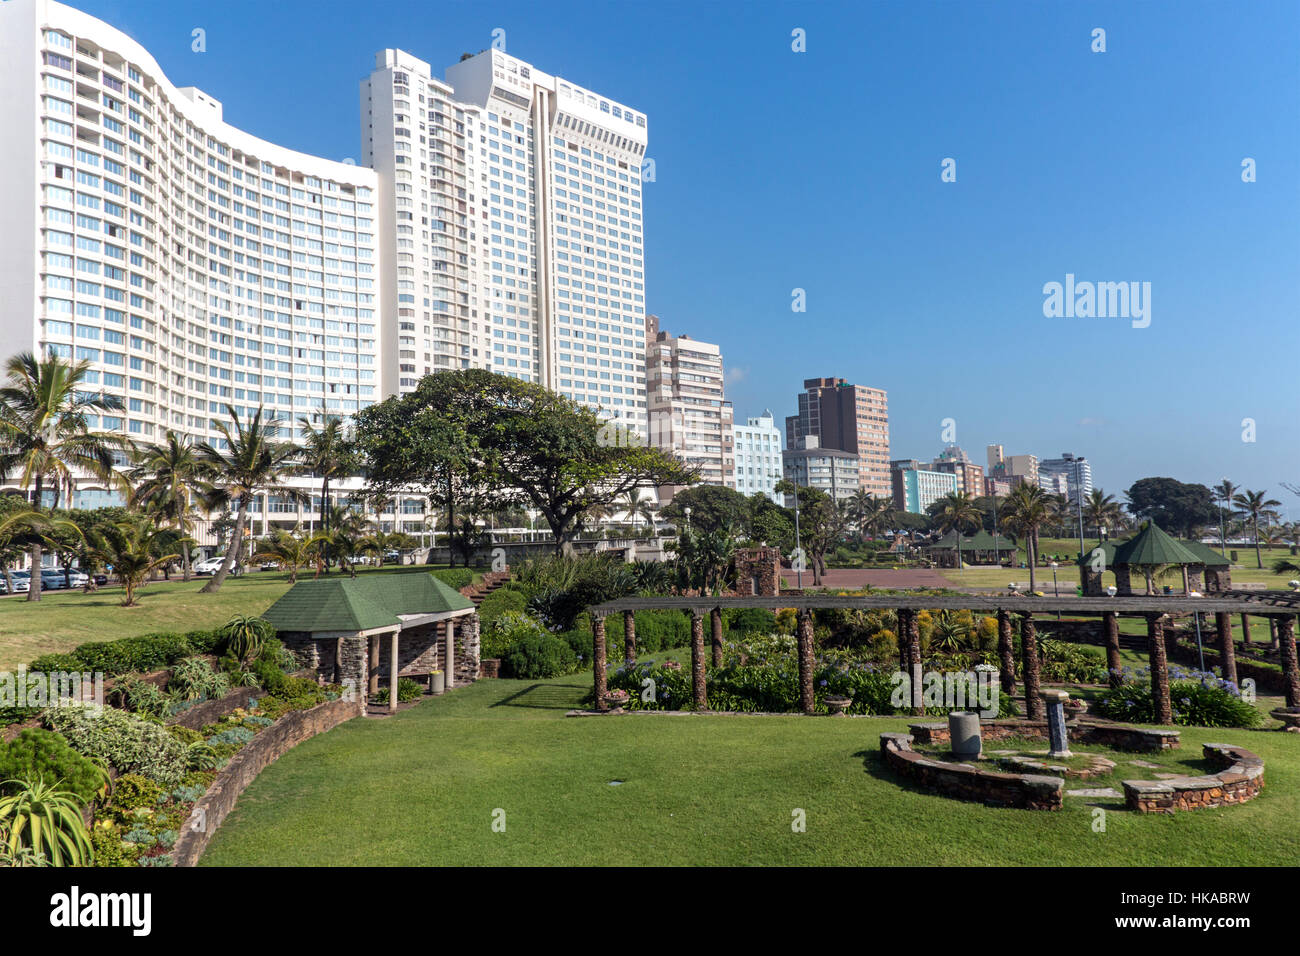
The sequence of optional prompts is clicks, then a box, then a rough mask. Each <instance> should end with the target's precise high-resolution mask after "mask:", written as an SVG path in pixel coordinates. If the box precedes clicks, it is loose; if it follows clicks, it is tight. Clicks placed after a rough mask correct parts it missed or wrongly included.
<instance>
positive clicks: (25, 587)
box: [0, 571, 32, 594]
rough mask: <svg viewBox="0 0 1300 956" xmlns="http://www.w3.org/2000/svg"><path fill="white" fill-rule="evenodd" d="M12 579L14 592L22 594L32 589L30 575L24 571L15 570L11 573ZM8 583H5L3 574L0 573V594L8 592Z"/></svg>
mask: <svg viewBox="0 0 1300 956" xmlns="http://www.w3.org/2000/svg"><path fill="white" fill-rule="evenodd" d="M11 577H12V578H13V579H14V594H23V593H25V592H27V591H30V590H31V589H32V576H31V575H30V574H28V573H27V572H26V571H15V572H13V574H12V575H11ZM8 593H9V585H8V584H6V583H5V579H4V576H3V575H0V594H8Z"/></svg>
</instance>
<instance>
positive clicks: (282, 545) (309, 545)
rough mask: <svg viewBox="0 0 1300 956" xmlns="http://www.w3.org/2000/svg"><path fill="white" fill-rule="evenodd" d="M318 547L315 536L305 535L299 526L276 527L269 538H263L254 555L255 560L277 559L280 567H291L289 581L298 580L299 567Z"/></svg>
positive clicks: (307, 561) (293, 582)
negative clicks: (286, 529)
mask: <svg viewBox="0 0 1300 956" xmlns="http://www.w3.org/2000/svg"><path fill="white" fill-rule="evenodd" d="M315 549H316V541H315V539H314V538H309V537H303V535H302V534H301V532H300V529H299V528H294V529H293V531H285V530H284V529H283V528H276V529H274V530H273V531H272V532H271V537H270V539H269V540H263V541H262V544H261V548H260V550H259V551H258V552H257V553H256V554H255V555H253V559H254V560H255V561H268V560H269V561H275V562H277V563H279V565H280V567H282V568H285V567H287V568H288V569H289V583H290V584H296V583H297V581H298V569H299V568H301V567H302V566H303V565H305V564H308V563H309V562H310V561H311V559H312V554H313V553H314V551H315Z"/></svg>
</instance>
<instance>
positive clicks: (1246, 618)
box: [1241, 614, 1250, 651]
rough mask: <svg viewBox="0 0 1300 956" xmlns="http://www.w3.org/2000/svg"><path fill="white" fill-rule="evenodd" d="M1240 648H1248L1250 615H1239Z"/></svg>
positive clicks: (1244, 649)
mask: <svg viewBox="0 0 1300 956" xmlns="http://www.w3.org/2000/svg"><path fill="white" fill-rule="evenodd" d="M1241 649H1242V650H1243V651H1246V650H1250V615H1249V614H1242V615H1241Z"/></svg>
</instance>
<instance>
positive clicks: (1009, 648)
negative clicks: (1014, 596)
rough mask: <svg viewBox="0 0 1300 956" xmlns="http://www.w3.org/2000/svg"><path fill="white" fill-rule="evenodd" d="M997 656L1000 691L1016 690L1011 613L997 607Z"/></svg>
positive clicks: (1012, 692) (1008, 692)
mask: <svg viewBox="0 0 1300 956" xmlns="http://www.w3.org/2000/svg"><path fill="white" fill-rule="evenodd" d="M998 658H999V660H1000V661H1001V666H1000V667H999V668H998V669H999V670H1000V671H1001V678H1002V691H1003V693H1006V694H1015V692H1016V644H1015V640H1014V639H1013V638H1012V636H1011V615H1010V613H1008V612H1007V611H1004V610H1002V609H1001V608H998Z"/></svg>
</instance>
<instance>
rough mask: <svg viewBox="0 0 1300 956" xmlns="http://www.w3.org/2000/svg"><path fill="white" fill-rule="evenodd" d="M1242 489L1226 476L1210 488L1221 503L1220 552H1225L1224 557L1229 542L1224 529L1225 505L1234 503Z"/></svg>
mask: <svg viewBox="0 0 1300 956" xmlns="http://www.w3.org/2000/svg"><path fill="white" fill-rule="evenodd" d="M1240 490H1241V487H1240V486H1239V485H1234V484H1233V483H1232V482H1231V481H1229V480H1228V479H1227V478H1224V479H1223V481H1221V482H1219V483H1218V484H1217V485H1215V486H1214V487H1213V488H1211V489H1210V492H1211V494H1212V495H1213V496H1214V500H1215V502H1217V503H1218V505H1219V551H1220V553H1222V554H1223V556H1224V557H1227V555H1228V542H1227V541H1226V540H1225V534H1224V529H1223V526H1224V521H1223V518H1224V507H1223V506H1224V505H1230V504H1232V503H1233V502H1232V500H1233V499H1234V498H1235V497H1237V492H1238V491H1240Z"/></svg>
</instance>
